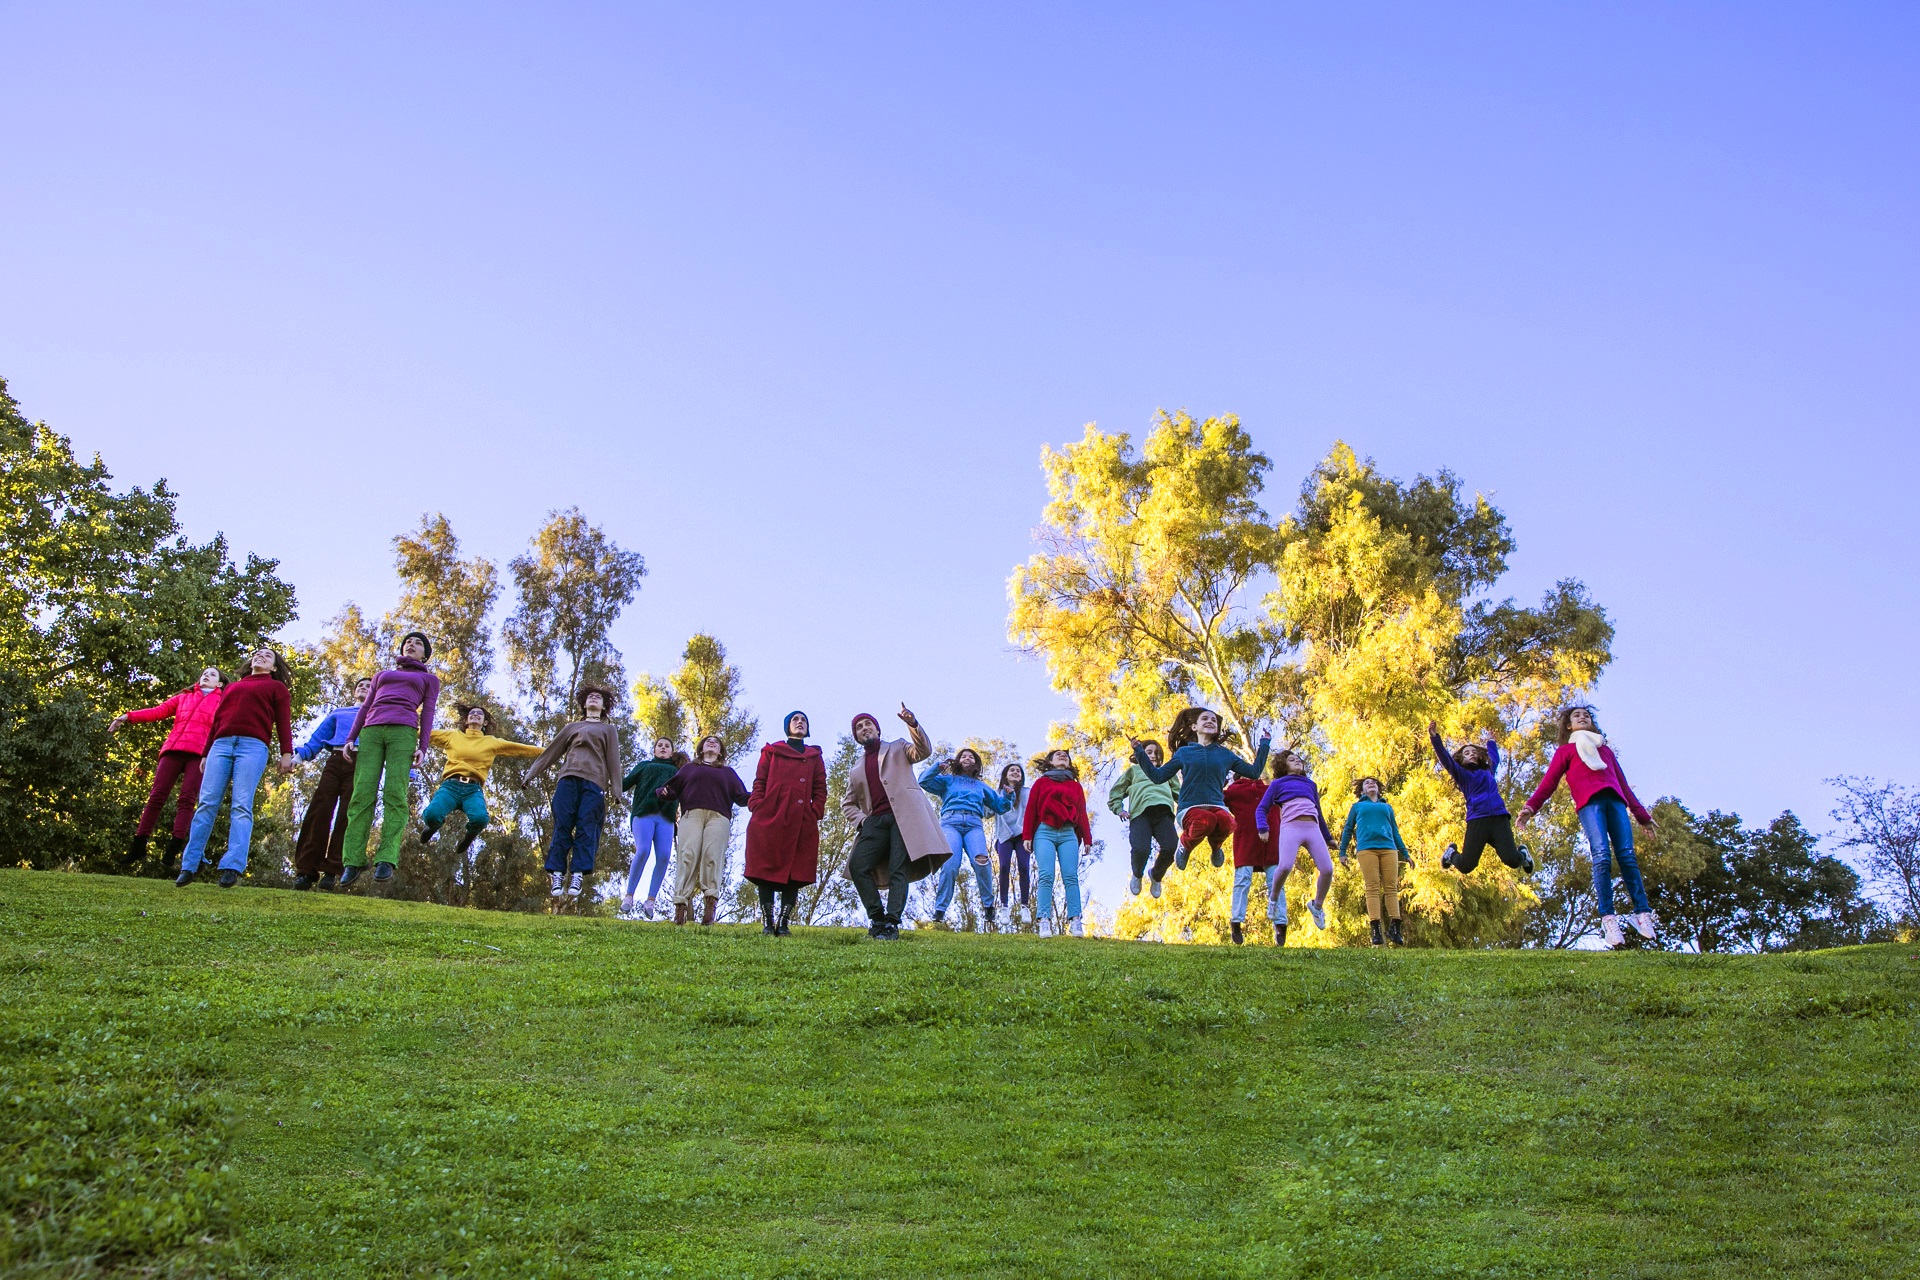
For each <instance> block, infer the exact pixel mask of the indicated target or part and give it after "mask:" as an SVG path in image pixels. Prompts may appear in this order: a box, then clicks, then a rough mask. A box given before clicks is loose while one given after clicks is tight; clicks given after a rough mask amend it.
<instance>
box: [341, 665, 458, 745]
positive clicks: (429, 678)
mask: <svg viewBox="0 0 1920 1280" xmlns="http://www.w3.org/2000/svg"><path fill="white" fill-rule="evenodd" d="M439 704H440V677H439V676H437V675H435V674H433V672H431V671H429V670H427V666H426V664H425V663H424V662H416V661H414V660H413V659H412V658H402V659H400V665H399V666H397V667H394V668H393V669H391V670H388V671H382V672H381V673H380V674H378V675H376V676H375V677H374V678H373V688H371V689H369V690H368V691H367V700H366V701H365V702H363V703H361V704H360V714H359V715H357V716H355V717H354V718H353V728H352V729H350V730H348V731H347V741H348V742H351V743H353V745H354V746H356V747H358V746H359V745H360V731H361V730H362V729H371V728H372V727H373V726H374V725H377V724H397V725H412V726H413V727H414V728H416V729H418V730H419V731H420V741H421V743H422V744H425V742H426V741H427V737H428V735H429V734H431V733H432V732H433V713H434V709H435V708H436V707H437V706H439Z"/></svg>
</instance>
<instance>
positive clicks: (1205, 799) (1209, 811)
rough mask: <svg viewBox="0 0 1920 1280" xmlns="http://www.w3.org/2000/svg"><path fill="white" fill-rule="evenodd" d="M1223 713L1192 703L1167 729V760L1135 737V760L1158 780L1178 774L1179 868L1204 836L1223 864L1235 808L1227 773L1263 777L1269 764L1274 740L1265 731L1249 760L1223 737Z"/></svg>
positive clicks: (1216, 862)
mask: <svg viewBox="0 0 1920 1280" xmlns="http://www.w3.org/2000/svg"><path fill="white" fill-rule="evenodd" d="M1220 737H1221V728H1220V713H1219V712H1217V711H1213V710H1209V709H1208V708H1206V707H1188V708H1187V709H1186V710H1184V711H1182V712H1181V713H1180V714H1179V715H1177V716H1175V717H1174V718H1173V728H1171V729H1169V730H1168V731H1167V751H1168V753H1169V754H1168V756H1167V760H1166V763H1165V764H1154V763H1152V761H1151V758H1150V757H1149V756H1148V754H1147V744H1146V743H1145V742H1142V741H1139V740H1137V739H1136V740H1135V741H1134V744H1133V763H1134V764H1135V765H1137V766H1139V768H1140V770H1141V772H1142V773H1144V774H1146V776H1147V777H1148V778H1150V779H1151V780H1152V781H1154V782H1171V781H1173V778H1174V775H1175V774H1178V775H1179V776H1180V794H1179V796H1178V797H1177V801H1176V803H1177V806H1178V808H1177V812H1176V814H1175V817H1176V820H1177V821H1178V822H1179V825H1180V848H1179V850H1178V851H1177V852H1175V854H1174V856H1173V865H1174V867H1175V868H1177V869H1180V870H1184V869H1185V868H1186V865H1187V856H1188V855H1189V854H1191V853H1192V852H1193V851H1194V850H1195V849H1197V848H1198V847H1199V846H1200V843H1201V842H1202V841H1205V842H1206V843H1207V844H1208V845H1210V846H1211V847H1212V849H1213V865H1214V866H1216V867H1221V866H1225V865H1226V862H1227V853H1226V841H1227V837H1228V836H1231V835H1232V834H1233V813H1232V811H1231V810H1229V809H1228V808H1227V796H1226V788H1227V779H1228V778H1229V777H1231V776H1232V775H1234V774H1238V775H1239V776H1241V777H1242V778H1255V779H1257V778H1259V776H1260V771H1261V770H1263V769H1265V768H1266V767H1267V752H1268V750H1269V749H1270V747H1271V746H1272V743H1271V740H1270V739H1269V738H1268V737H1267V736H1266V735H1265V734H1262V735H1261V737H1260V749H1259V751H1257V752H1256V753H1255V754H1254V757H1253V759H1252V760H1251V761H1247V760H1242V759H1241V758H1240V756H1239V755H1238V753H1236V752H1235V751H1233V750H1232V749H1231V748H1229V747H1227V746H1224V745H1223V744H1222V743H1221V741H1220Z"/></svg>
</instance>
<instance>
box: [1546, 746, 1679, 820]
mask: <svg viewBox="0 0 1920 1280" xmlns="http://www.w3.org/2000/svg"><path fill="white" fill-rule="evenodd" d="M1600 759H1601V760H1602V761H1603V762H1604V763H1605V764H1606V766H1607V767H1606V768H1604V769H1589V768H1587V764H1586V761H1584V760H1582V759H1581V758H1580V749H1579V748H1578V747H1576V746H1574V745H1573V744H1572V743H1571V742H1563V743H1561V744H1560V749H1559V750H1558V751H1556V752H1554V753H1553V762H1552V763H1551V764H1549V765H1548V766H1547V775H1546V776H1545V777H1544V778H1542V779H1540V785H1539V786H1537V787H1535V788H1534V789H1533V794H1532V795H1531V796H1528V797H1527V811H1528V812H1529V813H1538V812H1540V806H1541V805H1543V804H1545V803H1546V802H1547V798H1548V797H1549V796H1551V795H1552V794H1553V788H1554V787H1555V785H1557V784H1558V783H1559V781H1560V775H1561V774H1565V775H1566V777H1567V790H1569V791H1571V792H1572V793H1573V807H1574V808H1576V809H1578V808H1581V807H1583V806H1584V805H1585V804H1586V803H1587V801H1589V800H1591V799H1593V798H1594V797H1595V796H1597V795H1599V794H1600V793H1601V792H1602V791H1611V792H1613V793H1614V794H1615V795H1617V796H1619V797H1620V798H1621V799H1622V800H1625V801H1626V802H1627V808H1628V810H1629V811H1630V812H1632V814H1633V816H1634V818H1635V819H1636V820H1638V821H1640V822H1643V823H1645V822H1652V821H1653V815H1651V814H1649V813H1648V812H1647V808H1646V806H1645V805H1643V804H1641V803H1640V798H1639V797H1638V796H1636V795H1634V794H1633V788H1631V787H1629V786H1628V785H1627V775H1626V774H1625V773H1623V772H1621V769H1620V762H1619V761H1618V760H1617V759H1615V758H1614V755H1613V748H1612V747H1609V746H1606V745H1605V744H1602V745H1601V747H1600Z"/></svg>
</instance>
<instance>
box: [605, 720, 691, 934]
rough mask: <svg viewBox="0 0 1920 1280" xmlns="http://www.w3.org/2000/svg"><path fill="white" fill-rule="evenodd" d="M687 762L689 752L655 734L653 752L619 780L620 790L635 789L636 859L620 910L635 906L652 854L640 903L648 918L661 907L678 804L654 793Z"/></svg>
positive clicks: (634, 825) (651, 917)
mask: <svg viewBox="0 0 1920 1280" xmlns="http://www.w3.org/2000/svg"><path fill="white" fill-rule="evenodd" d="M686 762H687V753H686V752H684V751H676V750H674V747H673V739H671V738H655V739H654V740H653V754H652V755H651V756H650V757H648V758H647V759H645V760H642V761H641V762H640V763H639V764H636V765H634V766H633V768H631V769H629V770H627V776H626V777H625V778H623V779H621V781H620V788H621V790H623V791H631V792H632V793H633V808H632V810H631V812H632V815H633V816H632V818H631V819H630V822H631V823H632V827H633V862H632V864H631V865H629V866H628V867H627V891H626V892H625V893H624V894H622V895H621V896H620V910H622V911H632V910H633V900H634V896H635V893H636V891H637V890H638V889H639V888H640V875H641V873H642V872H644V871H645V870H646V869H647V855H648V854H652V855H653V879H652V880H650V881H648V882H647V898H646V901H645V902H642V903H641V904H640V914H641V915H643V916H645V917H646V918H647V919H649V920H651V919H653V913H654V912H656V911H658V910H659V909H660V882H661V881H663V880H665V879H666V878H667V859H668V858H669V857H671V856H672V854H673V822H674V818H675V817H677V816H678V814H679V806H678V805H676V804H674V802H673V801H671V800H662V799H661V798H660V797H659V796H658V795H656V794H655V793H656V792H657V791H659V789H660V788H661V787H664V786H666V785H667V782H668V780H669V779H671V778H672V777H673V775H674V774H676V773H678V772H680V766H682V765H684V764H685V763H686Z"/></svg>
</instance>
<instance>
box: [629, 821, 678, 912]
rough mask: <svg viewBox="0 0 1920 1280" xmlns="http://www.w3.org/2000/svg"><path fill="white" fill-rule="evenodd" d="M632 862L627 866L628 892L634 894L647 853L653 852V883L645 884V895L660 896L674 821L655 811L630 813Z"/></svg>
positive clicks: (649, 897) (669, 852) (671, 842)
mask: <svg viewBox="0 0 1920 1280" xmlns="http://www.w3.org/2000/svg"><path fill="white" fill-rule="evenodd" d="M632 826H633V865H632V866H630V867H629V868H627V896H628V897H629V898H631V897H633V896H634V892H633V891H634V890H635V889H636V888H638V887H639V885H640V874H641V872H643V871H645V870H646V869H647V854H648V853H652V854H653V883H652V884H650V885H648V886H647V898H648V899H649V900H652V899H654V898H657V897H659V896H660V882H661V881H662V880H664V879H666V876H667V857H668V855H670V854H671V853H672V852H673V823H672V822H670V821H668V820H667V819H666V818H663V817H661V816H660V815H659V814H657V813H636V814H635V815H634V816H633V821H632Z"/></svg>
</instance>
